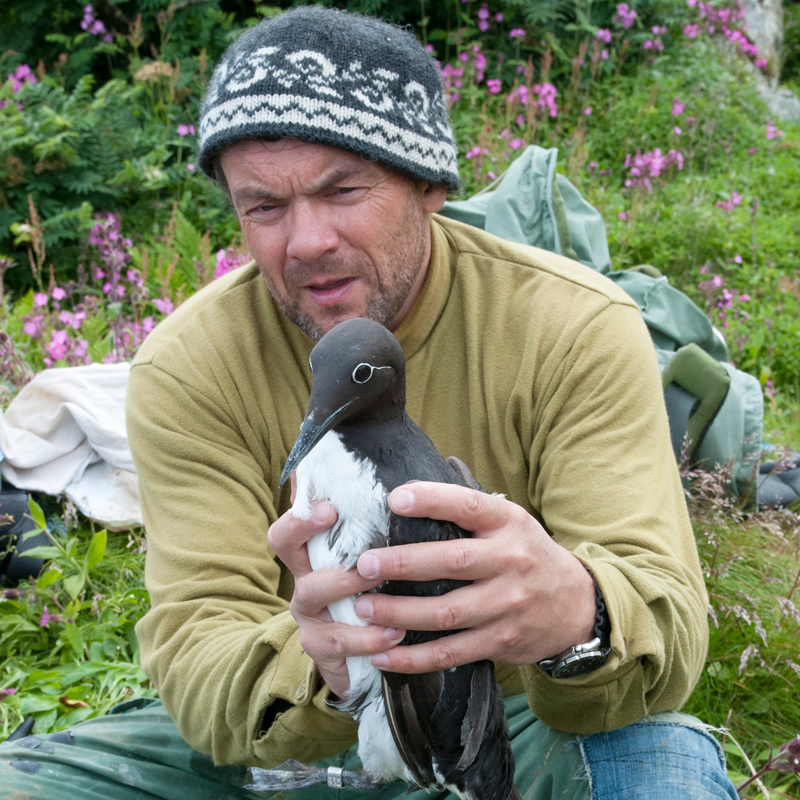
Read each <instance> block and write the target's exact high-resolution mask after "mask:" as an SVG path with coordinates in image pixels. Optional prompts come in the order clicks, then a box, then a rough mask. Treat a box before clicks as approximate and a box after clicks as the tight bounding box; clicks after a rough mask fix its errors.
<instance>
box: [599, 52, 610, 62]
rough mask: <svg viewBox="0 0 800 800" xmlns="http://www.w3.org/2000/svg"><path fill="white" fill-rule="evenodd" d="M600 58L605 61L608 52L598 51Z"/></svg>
mask: <svg viewBox="0 0 800 800" xmlns="http://www.w3.org/2000/svg"><path fill="white" fill-rule="evenodd" d="M600 58H602V59H603V61H606V60H607V59H608V50H601V51H600Z"/></svg>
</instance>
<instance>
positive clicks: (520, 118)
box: [516, 114, 526, 127]
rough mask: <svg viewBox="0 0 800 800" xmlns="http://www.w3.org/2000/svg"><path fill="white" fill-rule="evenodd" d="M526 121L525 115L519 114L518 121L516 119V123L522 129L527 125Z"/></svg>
mask: <svg viewBox="0 0 800 800" xmlns="http://www.w3.org/2000/svg"><path fill="white" fill-rule="evenodd" d="M525 121H526V120H525V117H524V115H523V114H517V119H516V123H517V125H519V126H520V127H522V126H523V125H524V124H525Z"/></svg>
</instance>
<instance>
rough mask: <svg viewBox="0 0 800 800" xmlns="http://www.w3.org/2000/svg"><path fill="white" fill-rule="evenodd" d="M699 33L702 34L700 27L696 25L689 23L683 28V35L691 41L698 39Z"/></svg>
mask: <svg viewBox="0 0 800 800" xmlns="http://www.w3.org/2000/svg"><path fill="white" fill-rule="evenodd" d="M698 33H700V26H699V25H697V24H695V23H688V24H687V25H684V26H683V35H684V36H686V37H688V38H689V39H696V38H697V34H698Z"/></svg>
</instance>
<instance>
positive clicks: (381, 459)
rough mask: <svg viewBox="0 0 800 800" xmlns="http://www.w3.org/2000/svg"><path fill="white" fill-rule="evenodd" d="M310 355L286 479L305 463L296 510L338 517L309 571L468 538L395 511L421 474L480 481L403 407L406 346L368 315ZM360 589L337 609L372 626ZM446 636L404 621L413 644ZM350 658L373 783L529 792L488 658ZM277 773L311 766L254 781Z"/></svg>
mask: <svg viewBox="0 0 800 800" xmlns="http://www.w3.org/2000/svg"><path fill="white" fill-rule="evenodd" d="M310 366H311V371H312V373H313V385H312V389H311V396H310V399H309V403H308V409H307V412H306V417H305V420H304V422H303V425H302V427H301V430H300V435H299V437H298V439H297V441H296V442H295V445H294V447H293V448H292V450H291V452H290V454H289V457H288V460H287V462H286V466H285V468H284V470H283V474H282V476H281V485H283V483H284V482H285V481H286V480H287V478H288V477H289V476H290V474H291V473H292V472H293V471H294V470H295V469H296V470H297V494H296V499H295V502H294V506H293V513H294V514H295V516H297V517H299V518H302V519H308V518H309V517H310V516H311V505H310V504H311V502H312V501H315V500H322V499H325V500H328V501H329V502H330V503H331V504H332V505H333V506H334V508H336V510H337V512H338V520H337V522H336V524H335V525H334V526H333V527H332V528H331V529H330V530H328V531H326V532H324V533H321V534H318V535H317V536H314V537H313V538H312V539H311V540H310V541H309V543H308V553H309V559H310V562H311V566H312V568H313V569H315V570H317V569H327V568H334V567H341V566H344V567H346V568H348V569H350V568H353V567H354V566H355V564H356V562H357V561H358V558H359V556H360V555H361V553H363V552H364V551H365V550H369V549H371V548H375V547H385V546H393V545H402V544H410V543H413V542H427V541H445V540H452V539H460V538H465V537H470V536H471V533H469V532H468V531H465V530H463V529H461V528H459V527H458V526H457V525H455V524H454V523H452V522H447V521H439V520H431V519H427V518H412V517H402V516H398V515H395V514H394V513H393V512H391V510H390V509H389V506H388V502H387V498H388V495H389V493H390V492H391V491H392V490H393V489H394V488H395V487H397V486H400V485H402V484H404V483H407V482H408V481H411V480H423V481H437V482H440V483H450V484H458V485H462V486H471V485H474V484H473V483H472V482H471V480H470V479H471V476H470V475H469V474H468V471H462V470H457V469H456V468H454V466H453V465H452V464H451V463H448V461H446V460H445V459H444V458H443V457H442V456H441V455H440V454H439V452H438V451H437V450H436V447H435V446H434V444H433V442H431V440H430V439H429V438H428V437H427V436H426V435H425V433H423V431H422V430H421V429H420V428H419V427H418V426H417V425H416V424H415V423H414V422H413V421H412V420H411V419H410V418H409V416H408V415H407V414H406V410H405V399H406V398H405V357H404V355H403V350H402V348H401V346H400V344H399V342H398V341H397V339H396V338H395V337H394V335H393V334H392V333H391V332H389V331H388V330H387V329H386V328H385V327H383V326H382V325H381V324H379V323H377V322H374V321H372V320H367V319H353V320H348V321H345V322H342V323H341V324H339V325H337V326H336V327H334V328H333V329H332V330H331V331H330V332H329V333H328V334H326V335H325V336H324V337H323V338H322V339H321V340H320V341H319V342H318V344H317V345H316V346H315V347H314V349H313V350H312V352H311V357H310ZM467 583H468V582H467V581H455V580H435V581H391V582H388V583H385V584H383V585H382V586H380V587H379V588H378V589H376V590H375V591H378V592H384V593H386V594H391V595H414V596H438V595H442V594H444V593H446V592H449V591H451V590H453V589H455V588H457V587H460V586H464V585H466V584H467ZM356 600H357V597H352V598H347V599H345V600H341V601H339V602H337V603H335V604H333V605H332V606H330V607H329V610H330V613H331V616H332V618H333V619H334V620H335V621H337V622H341V623H347V624H350V625H366V624H368V623H366V622H364V621H363V620H362V619H361V618H360V617H358V616H357V614H356V612H355V609H354V605H355V601H356ZM443 635H446V634H445V633H441V632H431V631H408V632H407V633H406V636H405V638H404V640H403V644H418V643H421V642H427V641H431V640H433V639H437V638H440V637H441V636H443ZM347 668H348V672H349V675H350V690H349V692H348V695H347V698H346V699H345V700H344V701H342V702H341V703H339V704H338V707H339V708H341V709H343V710H345V711H348V712H349V713H350V714H352V716H353V717H354V718H355V719H356V720H357V721H358V723H359V733H358V737H359V746H358V754H359V757H360V759H361V762H362V764H363V766H364V771H365V773H366V775H367V776H368V777H369V779H370V780H371V781H375V782H388V781H391V780H395V779H402V780H405V781H407V782H408V783H409V784H414V785H416V786H419V787H422V788H446V789H448V790H450V791H452V792H454V793H455V794H457V795H458V796H459V797H461V798H464V799H465V800H509V799H511V800H519V794H518V792H517V791H516V789H515V788H514V785H513V780H514V758H513V755H512V752H511V746H510V742H509V738H508V731H507V727H506V721H505V715H504V711H503V702H502V696H501V692H500V688H499V686H498V685H497V683H496V681H495V679H494V667H493V664H492V662H491V661H487V660H482V661H477V662H474V663H471V664H465V665H463V666H460V667H455V668H453V669H450V670H447V671H444V672H432V673H425V674H421V675H404V674H399V673H392V672H381V671H379V670H378V669H376V668H375V667H373V666H372V664H371V663H370V661H369V658H368V657H366V656H363V657H354V658H348V659H347ZM298 770H299V772H298ZM319 772H322V770H319ZM257 773H258V774H257ZM267 773H271V776H270V777H271V778H272V779H274V780H275V781H277V783H276V785H274V786H272V788H283V789H286V788H291V787H290V786H288V785H287V784H286V781H289V782H290V783H291V782H292V780H294V781H295V783H294V786H295V787H297V786H298V783H297V781H299V780H302V781H304V783H303V784H302V785H308V783H309V782H312V783H313V782H314V780H313V778H309V773H308V768H306V767H305V766H304V765H301V764H299V763H298V762H286V764H284V765H281V767H279V768H278V769H277V770H273V771H264V770H253V774H254V777H255V778H256V780H257V783H258V778H259V774H260V777H261V784H262V785H260V786H253V787H248V788H259V789H263V788H267V786H268V785H271V784H269V780H266V781H265V775H266V774H267ZM278 773H280V774H281V775H282V776H283V777H279V776H278ZM301 776H302V777H301ZM323 780H324V778H323ZM328 780H329V781H330V776H329V777H328ZM337 780H339V781H341V771H339V773H338V775H337ZM353 782H354V783H355V782H356V781H353ZM332 785H334V784H332ZM338 785H341V783H339V784H338Z"/></svg>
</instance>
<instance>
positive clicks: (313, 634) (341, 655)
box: [300, 622, 405, 668]
mask: <svg viewBox="0 0 800 800" xmlns="http://www.w3.org/2000/svg"><path fill="white" fill-rule="evenodd" d="M403 636H405V631H401V630H396V629H393V628H384V627H382V626H380V625H366V626H364V627H358V626H354V625H345V624H343V623H338V622H328V623H318V624H308V625H304V626H303V627H302V628H301V629H300V646H301V647H302V648H303V650H304V651H305V652H306V653H308V655H309V656H311V658H312V659H313V660H314V661H315V662H316V663H318V664H319V663H322V664H325V665H329V666H331V667H333V668H335V667H336V666H337V665H338V664H340V663H341V661H343V660H344V659H345V658H349V657H352V656H370V655H373V654H374V653H382V652H385V651H386V650H387V648H393V647H394V646H395V645H396V644H398V642H400V641H401V640H402V638H403Z"/></svg>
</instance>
